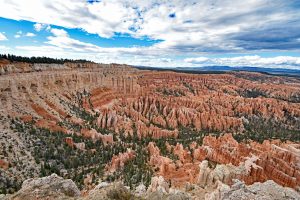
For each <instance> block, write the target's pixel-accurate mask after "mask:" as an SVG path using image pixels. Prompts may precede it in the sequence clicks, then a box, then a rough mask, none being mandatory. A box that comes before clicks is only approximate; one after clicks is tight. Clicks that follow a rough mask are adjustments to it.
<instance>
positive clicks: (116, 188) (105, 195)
mask: <svg viewBox="0 0 300 200" xmlns="http://www.w3.org/2000/svg"><path fill="white" fill-rule="evenodd" d="M100 184H101V183H100ZM130 199H135V198H134V195H132V194H131V193H130V191H129V190H128V189H127V188H126V187H125V186H124V185H123V184H121V183H112V184H105V185H103V184H101V185H100V186H96V187H95V188H94V189H93V190H91V191H90V192H89V194H88V195H87V196H85V197H83V198H82V200H130Z"/></svg>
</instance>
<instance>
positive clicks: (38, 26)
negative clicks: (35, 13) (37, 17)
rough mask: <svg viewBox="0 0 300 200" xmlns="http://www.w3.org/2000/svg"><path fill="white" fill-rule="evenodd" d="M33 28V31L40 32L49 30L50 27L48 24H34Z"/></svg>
mask: <svg viewBox="0 0 300 200" xmlns="http://www.w3.org/2000/svg"><path fill="white" fill-rule="evenodd" d="M33 28H34V30H35V31H37V32H40V31H41V30H44V29H46V30H50V28H51V27H50V25H48V24H41V23H35V24H34V25H33Z"/></svg>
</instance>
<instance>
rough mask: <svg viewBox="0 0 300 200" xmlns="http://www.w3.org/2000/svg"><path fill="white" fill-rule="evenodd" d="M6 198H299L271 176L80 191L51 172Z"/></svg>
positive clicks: (104, 186) (106, 186)
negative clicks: (256, 179) (253, 180)
mask: <svg viewBox="0 0 300 200" xmlns="http://www.w3.org/2000/svg"><path fill="white" fill-rule="evenodd" d="M0 199H3V200H21V199H22V200H32V199H47V200H54V199H55V200H61V199H76V200H88V199H92V200H96V199H97V200H102V199H103V200H104V199H105V200H110V199H111V200H113V199H115V200H127V199H128V200H129V199H145V200H152V199H153V200H156V199H159V200H160V199H169V200H185V199H186V200H188V199H191V200H201V199H203V200H219V199H230V200H235V199H237V200H240V199H264V200H268V199H270V200H273V199H278V200H279V199H283V200H284V199H286V200H293V199H294V200H296V199H300V194H299V193H298V192H296V191H295V190H293V189H291V188H287V187H282V186H280V185H278V184H277V183H275V182H274V181H272V180H269V181H266V182H264V183H259V182H256V183H254V184H252V185H249V186H247V185H245V184H244V183H243V182H241V181H238V180H236V181H235V183H234V184H233V185H232V186H228V185H226V184H224V183H222V182H220V181H219V182H218V183H217V184H216V187H215V188H210V189H209V188H205V189H204V188H202V187H200V186H199V185H189V186H187V187H186V188H185V189H182V190H178V189H174V188H169V186H168V184H167V182H166V181H164V179H163V177H161V176H160V177H153V178H152V181H151V185H150V186H149V187H148V189H146V187H145V186H143V185H140V186H138V187H137V188H136V189H135V190H134V191H131V190H129V188H128V187H126V186H124V185H123V184H122V183H120V182H113V183H107V182H101V183H99V184H98V185H97V186H96V187H95V188H94V189H92V190H90V191H88V192H80V190H79V189H78V187H77V186H76V185H75V183H74V182H73V181H72V180H70V179H63V178H62V177H59V176H58V175H56V174H52V175H51V176H47V177H43V178H37V179H28V180H26V181H24V182H23V184H22V188H21V189H20V190H19V191H18V192H16V193H15V194H12V195H6V196H0Z"/></svg>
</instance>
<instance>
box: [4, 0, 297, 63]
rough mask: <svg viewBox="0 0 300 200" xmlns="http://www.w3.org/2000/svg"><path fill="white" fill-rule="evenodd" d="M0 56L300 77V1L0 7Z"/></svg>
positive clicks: (40, 0) (117, 1)
mask: <svg viewBox="0 0 300 200" xmlns="http://www.w3.org/2000/svg"><path fill="white" fill-rule="evenodd" d="M0 53H13V54H17V55H23V56H49V57H56V58H73V59H88V60H93V61H96V62H101V63H126V64H132V65H144V66H159V67H173V66H176V67H179V66H184V67H192V66H207V65H229V66H260V67H277V68H296V69H300V1H298V0H289V1H286V0H244V1H238V0H236V1H235V0H222V1H221V0H201V1H200V0H197V1H194V0H189V1H185V0H173V1H171V0H160V1H158V0H147V1H146V0H101V1H84V0H78V1H71V0H64V1H59V0H52V1H46V0H26V1H18V0H10V1H6V0H0Z"/></svg>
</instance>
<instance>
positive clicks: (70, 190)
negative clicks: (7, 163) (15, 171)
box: [8, 174, 80, 200]
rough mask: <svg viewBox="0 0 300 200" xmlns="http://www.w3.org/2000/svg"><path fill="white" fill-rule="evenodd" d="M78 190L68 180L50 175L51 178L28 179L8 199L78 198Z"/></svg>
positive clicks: (50, 199)
mask: <svg viewBox="0 0 300 200" xmlns="http://www.w3.org/2000/svg"><path fill="white" fill-rule="evenodd" d="M79 196H80V190H79V189H78V188H77V186H76V185H75V183H74V182H73V181H72V180H70V179H63V178H62V177H59V176H57V175H56V174H52V175H51V176H47V177H43V178H37V179H28V180H26V181H24V182H23V184H22V188H21V189H20V190H19V191H18V192H17V193H15V194H13V195H11V196H10V197H9V198H8V199H12V200H32V199H49V200H52V199H53V200H54V199H68V198H72V197H79Z"/></svg>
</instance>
